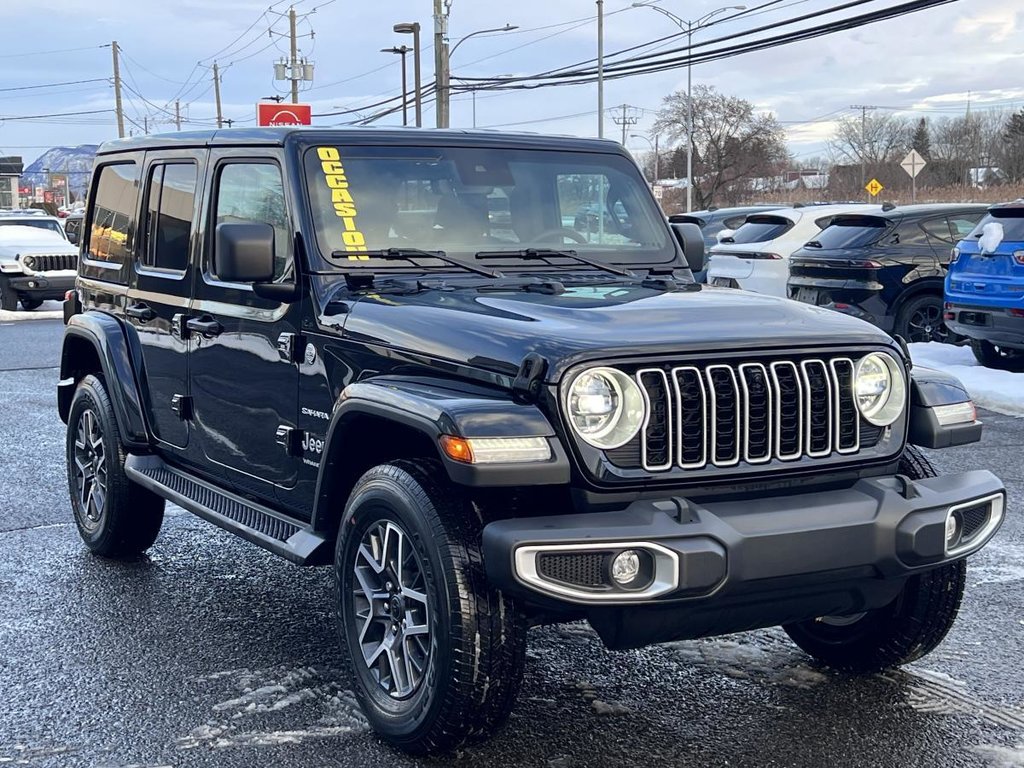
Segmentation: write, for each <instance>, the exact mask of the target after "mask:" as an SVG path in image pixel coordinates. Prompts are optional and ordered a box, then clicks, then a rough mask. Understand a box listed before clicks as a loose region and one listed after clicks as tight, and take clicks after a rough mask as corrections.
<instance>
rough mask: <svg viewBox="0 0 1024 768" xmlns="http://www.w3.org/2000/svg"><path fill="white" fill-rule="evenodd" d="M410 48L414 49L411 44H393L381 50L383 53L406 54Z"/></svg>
mask: <svg viewBox="0 0 1024 768" xmlns="http://www.w3.org/2000/svg"><path fill="white" fill-rule="evenodd" d="M410 50H412V49H411V48H409V46H407V45H396V46H393V47H391V48H381V49H380V52H381V53H400V54H406V53H408V52H409V51H410Z"/></svg>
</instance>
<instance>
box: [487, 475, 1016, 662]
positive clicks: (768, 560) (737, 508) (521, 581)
mask: <svg viewBox="0 0 1024 768" xmlns="http://www.w3.org/2000/svg"><path fill="white" fill-rule="evenodd" d="M982 500H987V501H988V502H989V504H990V507H989V517H988V518H987V519H986V521H985V523H984V525H982V526H981V527H979V528H977V529H976V535H974V536H973V538H970V539H969V542H968V544H967V545H966V546H961V547H954V548H952V549H947V546H946V541H947V540H946V523H947V517H948V516H949V515H950V510H954V509H955V508H957V507H960V506H961V505H963V504H965V503H971V502H981V501H982ZM1004 510H1005V490H1004V487H1003V484H1002V482H1001V481H1000V480H999V479H998V478H997V477H996V476H995V475H993V474H992V473H991V472H988V471H985V470H978V471H972V472H965V473H962V474H957V475H946V476H943V477H935V478H927V479H923V480H915V481H912V480H909V479H907V478H904V477H902V476H895V477H883V478H871V479H865V480H860V481H858V482H857V483H856V484H855V485H854V486H852V487H851V488H848V489H842V490H832V491H825V492H817V493H807V494H801V495H793V496H785V497H776V498H766V499H757V498H755V499H749V500H742V501H724V502H714V503H708V504H705V505H697V504H694V503H692V502H689V501H687V500H685V499H681V498H670V499H665V500H661V501H637V502H634V503H633V504H630V505H629V506H628V507H627V508H625V509H623V510H619V511H614V512H599V513H585V514H575V515H558V516H549V517H534V518H515V519H509V520H501V521H497V522H493V523H490V524H489V525H487V526H486V527H485V528H484V531H483V547H484V561H485V563H486V567H487V574H488V577H489V579H490V580H491V581H492V583H493V584H495V585H496V586H497V587H499V588H500V589H502V590H505V591H507V592H509V593H512V594H515V595H517V596H519V597H520V598H521V599H523V600H525V601H526V602H527V603H530V604H534V605H537V606H538V607H539V608H541V609H544V610H547V611H549V612H555V613H557V612H559V611H562V612H565V613H574V612H575V613H576V614H579V613H580V612H581V608H582V612H583V613H584V615H587V616H588V618H590V619H591V622H592V623H593V624H594V625H595V627H596V628H597V629H598V631H599V632H601V634H602V636H603V637H604V639H605V642H606V643H607V644H608V645H609V646H610V647H634V646H638V645H644V644H647V643H650V642H661V641H665V640H670V639H682V638H686V637H699V636H702V635H705V634H719V633H722V632H732V631H740V630H743V629H751V628H754V627H759V626H773V625H776V624H781V623H785V622H789V621H799V620H803V619H807V618H813V617H815V616H821V615H842V614H844V613H847V614H848V613H854V612H858V611H863V610H868V609H871V608H878V607H881V606H883V605H886V604H887V603H888V602H890V601H891V600H892V599H894V598H895V596H896V594H897V593H898V591H899V589H900V587H901V586H902V583H903V580H904V579H905V578H906V577H908V576H910V575H913V574H914V573H916V572H920V571H923V570H926V569H928V568H934V567H936V566H939V565H942V564H943V563H947V562H951V561H953V560H958V559H960V558H963V557H965V556H967V555H969V554H971V553H973V552H975V551H977V550H978V549H980V548H981V547H982V546H984V545H985V543H987V542H988V541H989V539H991V537H992V536H993V534H994V533H995V532H996V530H997V529H998V528H999V526H1000V524H1001V523H1002V518H1003V512H1004ZM645 544H650V545H653V547H652V550H651V551H652V553H653V559H654V560H656V561H657V563H656V564H655V566H654V567H655V568H656V569H658V571H657V576H656V578H654V579H653V580H652V584H653V587H652V589H651V590H650V591H649V592H648V591H646V590H641V591H636V592H632V593H630V592H624V591H622V590H616V589H615V588H614V587H612V588H610V589H603V590H597V591H587V590H580V589H576V588H574V586H573V585H572V584H569V583H567V582H553V581H551V580H550V579H547V578H544V577H541V576H539V575H538V574H539V573H540V571H541V570H542V569H541V568H539V567H538V566H537V562H539V561H537V560H535V561H534V564H533V565H532V566H530V565H529V557H527V558H524V556H523V553H524V552H525V553H527V555H528V556H533V555H534V553H547V554H554V553H556V552H562V553H565V554H569V555H572V554H573V553H574V552H576V551H582V552H594V551H596V550H599V549H603V550H604V551H605V552H609V553H615V552H616V551H622V550H623V549H634V548H642V547H643V546H644V545H645ZM666 553H668V554H666ZM659 558H660V560H659ZM627 617H631V618H628V619H627ZM602 626H605V628H606V629H607V633H606V632H605V631H602ZM609 627H611V628H609ZM606 635H607V636H606Z"/></svg>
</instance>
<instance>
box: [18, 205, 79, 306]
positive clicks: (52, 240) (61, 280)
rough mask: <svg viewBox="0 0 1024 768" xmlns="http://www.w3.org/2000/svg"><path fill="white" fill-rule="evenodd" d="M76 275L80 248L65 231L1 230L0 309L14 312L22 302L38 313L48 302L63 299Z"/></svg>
mask: <svg viewBox="0 0 1024 768" xmlns="http://www.w3.org/2000/svg"><path fill="white" fill-rule="evenodd" d="M58 226H59V225H58ZM77 273H78V248H77V247H76V246H74V245H72V244H71V243H69V242H68V240H67V238H66V237H65V236H64V231H63V230H61V231H60V233H57V232H54V231H52V230H51V229H49V228H40V227H34V226H24V225H10V226H0V309H5V310H7V311H14V310H15V309H17V308H18V302H19V301H20V302H21V306H23V307H24V308H25V309H35V308H37V307H38V306H39V305H40V304H42V303H43V302H44V301H46V300H47V299H63V298H64V294H65V293H66V292H67V291H69V290H71V289H72V288H73V287H74V285H75V275H76V274H77Z"/></svg>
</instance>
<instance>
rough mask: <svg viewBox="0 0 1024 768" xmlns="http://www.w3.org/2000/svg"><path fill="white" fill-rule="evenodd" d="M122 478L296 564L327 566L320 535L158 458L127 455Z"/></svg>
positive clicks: (325, 545)
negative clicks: (128, 479) (125, 476)
mask: <svg viewBox="0 0 1024 768" xmlns="http://www.w3.org/2000/svg"><path fill="white" fill-rule="evenodd" d="M124 471H125V474H126V475H128V477H130V478H131V479H132V480H133V481H134V482H136V483H138V484H139V485H141V486H142V487H143V488H148V489H149V490H151V491H153V493H155V494H157V495H158V496H162V497H163V498H165V499H167V500H168V501H170V502H172V503H174V504H177V505H178V506H179V507H183V508H185V509H187V510H188V511H189V512H192V513H193V514H195V515H198V516H199V517H201V518H203V519H204V520H209V521H210V522H211V523H213V524H214V525H219V526H220V527H221V528H223V529H225V530H227V531H231V532H232V533H234V534H236V535H238V536H241V537H242V538H243V539H246V540H248V541H251V542H252V543H254V544H258V545H259V546H261V547H263V548H264V549H268V550H270V551H271V552H273V553H274V554H276V555H280V556H281V557H284V558H286V559H288V560H291V561H292V562H293V563H298V564H299V565H321V564H323V563H328V562H330V559H331V554H332V553H331V546H330V543H329V542H328V541H326V540H325V539H324V537H323V536H321V535H320V534H317V533H314V532H313V531H311V530H309V529H308V528H306V527H304V526H302V525H301V524H300V523H298V522H296V521H295V520H292V519H290V518H288V517H286V516H285V515H282V514H280V513H279V512H275V511H274V510H272V509H269V508H267V507H264V506H262V505H260V504H257V503H255V502H252V501H249V500H248V499H244V498H242V497H241V496H237V495H236V494H234V493H231V492H230V491H225V490H224V489H223V488H218V487H217V486H216V485H214V484H212V483H209V482H207V481H205V480H200V479H199V478H196V477H193V476H192V475H189V474H188V473H187V472H183V471H181V470H180V469H176V468H175V467H170V466H168V465H167V464H166V463H164V461H163V459H161V458H160V457H159V456H129V457H128V459H127V461H125V465H124Z"/></svg>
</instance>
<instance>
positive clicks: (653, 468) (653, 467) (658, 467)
mask: <svg viewBox="0 0 1024 768" xmlns="http://www.w3.org/2000/svg"><path fill="white" fill-rule="evenodd" d="M651 373H653V374H655V375H657V376H660V377H661V380H662V383H663V384H664V386H665V430H666V432H667V433H668V434H667V436H666V443H667V444H668V450H667V451H666V453H667V454H668V455H667V457H666V458H667V459H668V461H667V462H666V463H665V464H649V463H648V462H647V427H648V426H650V423H651V413H652V412H653V409H652V408H651V398H650V396H649V395H648V394H647V387H645V386H644V379H643V377H644V375H645V374H651ZM633 378H634V379H636V383H637V384H638V385H639V387H640V392H641V394H642V395H643V398H644V411H645V412H644V423H643V426H641V427H640V461H641V464H642V466H643V468H644V469H645V470H647V471H648V472H663V471H664V470H666V469H671V468H672V451H673V447H674V446H673V444H672V432H673V430H672V412H673V411H674V410H675V409H674V408H673V404H672V388H671V387H670V386H669V384H668V376H667V375H666V373H665V371H664V370H663V369H661V368H641V369H640V370H639V371H637V372H636V373H635V374H633Z"/></svg>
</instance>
